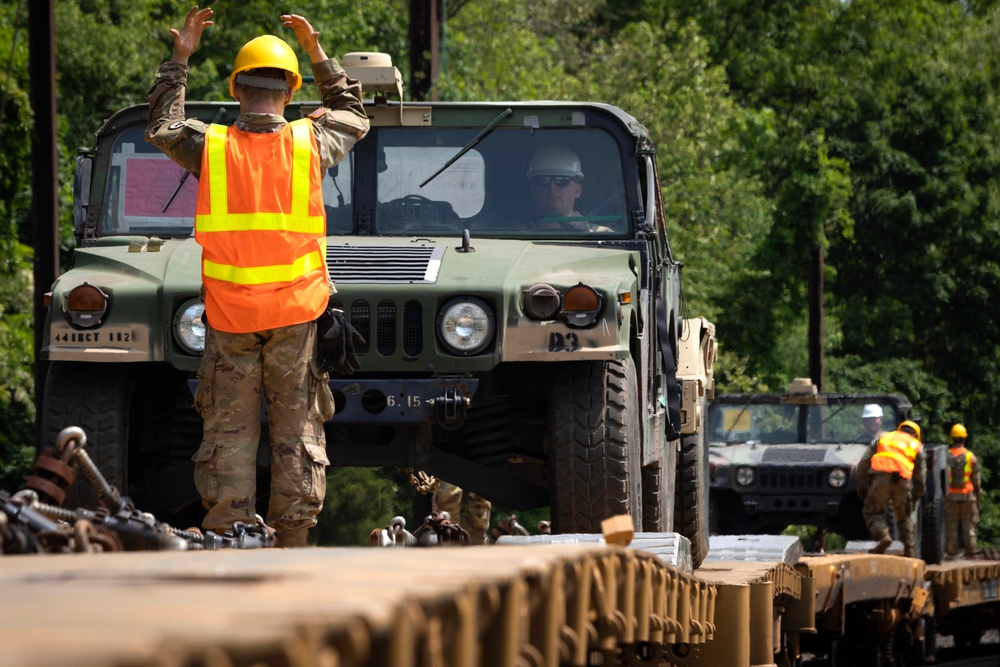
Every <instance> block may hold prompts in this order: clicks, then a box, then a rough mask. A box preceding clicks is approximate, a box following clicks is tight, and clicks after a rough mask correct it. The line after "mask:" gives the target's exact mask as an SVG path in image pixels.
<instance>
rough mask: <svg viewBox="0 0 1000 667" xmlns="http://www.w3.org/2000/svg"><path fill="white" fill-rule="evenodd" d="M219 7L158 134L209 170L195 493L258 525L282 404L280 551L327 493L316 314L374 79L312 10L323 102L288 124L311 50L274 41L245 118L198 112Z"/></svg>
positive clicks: (178, 73)
mask: <svg viewBox="0 0 1000 667" xmlns="http://www.w3.org/2000/svg"><path fill="white" fill-rule="evenodd" d="M212 15H213V11H212V10H211V9H210V8H204V9H199V8H198V7H194V8H193V9H191V10H190V11H189V12H188V14H187V16H186V18H185V21H184V26H183V28H182V29H181V30H179V31H178V30H175V29H171V30H170V32H171V34H172V35H173V42H174V51H173V56H172V58H171V60H170V61H169V62H167V63H164V64H162V65H160V67H159V69H158V70H157V73H156V81H155V83H154V84H153V87H152V88H151V89H150V91H149V93H148V94H147V100H148V102H149V105H150V111H149V123H148V125H147V127H146V140H147V141H149V142H150V143H152V144H153V145H155V146H156V147H158V148H159V149H160V150H161V151H163V153H164V154H166V155H167V157H169V158H170V159H172V160H173V161H174V162H176V163H177V164H179V165H180V166H182V167H184V168H185V169H187V170H188V171H189V172H190V173H191V174H193V175H194V176H195V177H196V178H198V198H197V204H196V211H195V224H194V226H195V239H196V240H197V242H198V243H199V244H200V245H201V246H202V285H203V290H202V291H203V294H202V296H203V298H204V301H205V318H206V320H207V323H206V338H205V350H204V355H203V357H202V363H201V367H200V369H199V371H198V378H199V384H198V389H197V392H196V393H195V397H194V402H195V407H196V408H197V409H198V412H199V413H200V414H201V416H202V418H203V420H204V437H203V439H202V444H201V447H200V448H199V450H198V452H197V453H196V454H195V455H194V457H193V460H194V462H195V486H196V487H197V488H198V491H199V493H200V494H201V498H202V502H203V504H204V506H205V508H206V510H207V511H208V513H207V515H206V516H205V519H204V521H203V522H202V526H203V527H204V528H205V529H206V530H212V531H216V532H219V533H220V534H221V533H222V532H223V531H226V530H230V529H232V528H233V526H234V524H235V523H246V524H251V525H252V524H254V523H255V518H256V509H255V508H256V500H257V498H256V491H257V490H256V462H257V448H258V444H259V441H260V414H261V409H260V401H261V399H262V398H263V399H265V400H266V401H267V411H268V428H269V435H270V445H271V461H270V464H271V488H270V497H269V505H268V509H267V517H266V523H267V524H268V525H269V526H271V527H273V528H274V530H275V531H276V541H277V545H278V546H279V547H295V546H306V544H307V540H306V537H307V533H308V531H309V528H311V527H312V526H314V525H316V517H317V515H318V514H319V512H320V510H321V509H322V506H323V500H324V495H325V491H326V467H327V466H328V465H329V460H328V458H327V454H326V438H325V434H324V430H323V423H324V422H325V421H326V420H328V419H330V418H331V417H332V416H333V408H334V403H333V396H332V394H331V392H330V387H329V376H328V374H327V372H326V371H325V370H324V368H322V367H320V365H319V362H318V361H317V358H316V349H317V324H316V320H317V318H318V317H319V316H320V315H321V314H323V313H325V312H326V310H327V306H328V303H329V300H330V294H331V291H332V289H333V288H332V283H330V279H329V274H328V271H327V267H326V258H325V243H326V220H325V210H324V205H323V192H322V175H323V173H324V172H325V171H326V170H327V169H329V168H331V167H333V166H334V165H336V164H337V163H338V162H340V161H341V159H343V158H344V156H345V155H347V153H348V152H349V151H350V150H351V148H352V147H353V146H354V144H355V143H356V142H357V141H358V140H360V139H362V138H363V137H364V136H365V135H366V134H367V132H368V128H369V121H368V117H367V116H366V114H365V111H364V107H363V105H362V101H361V86H360V84H359V83H358V82H357V81H355V80H353V79H349V78H348V77H347V74H346V73H345V72H344V70H343V68H341V67H340V65H339V63H338V62H337V61H336V60H335V59H333V58H328V57H327V56H326V54H325V53H324V51H323V48H322V47H321V46H320V44H319V33H317V32H316V31H315V30H314V29H313V27H312V25H310V23H309V22H308V21H307V20H306V19H304V18H303V17H301V16H296V15H291V14H287V15H282V16H281V17H280V20H281V22H282V25H284V26H285V27H287V28H291V29H292V30H293V31H294V32H295V37H296V38H297V40H298V42H299V45H300V46H301V47H302V50H303V51H304V52H305V53H306V54H307V55H308V56H309V58H310V60H311V61H312V72H313V75H314V76H315V81H316V85H317V87H318V88H319V93H320V95H321V97H322V100H323V105H322V106H321V107H319V108H318V109H316V110H315V111H314V112H312V113H310V114H309V115H308V116H307V117H305V118H301V119H298V120H293V121H291V122H288V121H286V120H285V118H284V116H283V113H284V110H285V106H286V105H287V104H288V103H289V102H290V101H291V99H292V94H293V93H294V92H295V91H296V90H298V88H299V87H300V86H301V85H302V76H301V75H300V74H299V66H298V56H296V54H295V52H294V51H292V49H291V47H290V46H289V45H288V44H287V43H286V42H285V41H284V40H282V39H280V38H278V37H275V36H273V35H264V36H261V37H258V38H256V39H253V40H251V41H250V42H247V44H246V45H244V46H243V48H242V49H240V51H239V53H238V54H237V56H236V61H235V64H234V67H233V72H232V75H231V76H230V78H229V92H230V94H231V95H232V96H233V97H234V98H235V99H236V101H238V102H239V103H240V114H239V116H238V117H237V118H236V120H235V122H234V123H233V124H232V126H227V125H221V124H214V123H213V124H206V123H204V122H202V121H201V120H199V119H196V118H185V116H184V101H185V90H186V85H187V73H188V58H189V57H190V56H191V55H192V54H193V53H194V51H195V49H196V48H197V46H198V43H199V41H200V40H201V36H202V33H203V32H204V30H205V28H206V27H207V26H210V25H212V21H211V20H210V19H211V18H212Z"/></svg>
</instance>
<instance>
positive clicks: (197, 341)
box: [174, 299, 205, 354]
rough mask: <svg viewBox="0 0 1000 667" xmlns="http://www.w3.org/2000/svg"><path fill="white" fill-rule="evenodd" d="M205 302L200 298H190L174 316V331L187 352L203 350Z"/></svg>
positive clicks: (192, 352)
mask: <svg viewBox="0 0 1000 667" xmlns="http://www.w3.org/2000/svg"><path fill="white" fill-rule="evenodd" d="M204 314H205V304H203V303H202V302H201V299H191V300H190V301H187V302H185V303H184V305H183V306H181V307H180V308H179V309H178V311H177V315H176V316H175V317H174V331H175V332H176V333H177V340H178V341H179V342H180V344H181V347H183V348H184V349H185V350H186V351H187V352H190V353H191V354H201V353H202V352H204V351H205V320H204V319H203V316H204Z"/></svg>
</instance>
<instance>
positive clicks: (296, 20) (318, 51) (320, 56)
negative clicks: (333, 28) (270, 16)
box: [281, 14, 326, 63]
mask: <svg viewBox="0 0 1000 667" xmlns="http://www.w3.org/2000/svg"><path fill="white" fill-rule="evenodd" d="M281 25H283V26H285V27H286V28H291V29H292V30H294V31H295V38H296V39H298V40H299V46H301V47H302V50H303V51H305V52H306V53H307V54H308V55H309V58H310V59H311V60H312V62H314V63H318V62H320V61H322V60H326V54H325V53H323V47H321V46H320V45H319V33H318V32H316V31H315V30H313V27H312V24H310V23H309V21H307V20H306V19H305V18H304V17H302V16H299V15H298V14H282V15H281Z"/></svg>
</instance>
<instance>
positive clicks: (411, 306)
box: [331, 299, 424, 357]
mask: <svg viewBox="0 0 1000 667" xmlns="http://www.w3.org/2000/svg"><path fill="white" fill-rule="evenodd" d="M331 304H332V305H333V307H334V308H340V309H341V310H344V304H343V302H342V301H340V300H338V299H334V300H333V301H331ZM345 313H346V316H347V319H348V320H350V322H351V325H353V326H354V328H355V329H357V330H358V333H359V334H361V335H362V336H364V339H365V343H364V344H359V345H355V346H354V352H355V353H356V354H357V355H358V356H359V357H363V356H364V355H366V354H367V353H368V350H369V349H371V346H372V340H373V338H372V307H371V304H369V303H368V302H367V301H365V300H363V299H357V300H355V301H354V302H352V303H351V308H350V311H346V310H345ZM398 322H399V307H398V306H397V305H396V303H395V302H393V301H392V300H390V299H383V300H382V301H380V302H379V304H378V306H376V308H375V322H374V325H375V328H374V345H375V349H376V350H378V353H379V354H381V355H382V356H384V357H388V356H392V355H393V354H395V353H396V348H397V340H398V336H399V326H398ZM402 338H403V354H404V355H406V356H407V357H416V356H417V355H419V354H420V353H421V352H423V349H424V335H423V310H422V308H421V307H420V303H419V302H417V301H407V302H406V303H405V304H403V330H402Z"/></svg>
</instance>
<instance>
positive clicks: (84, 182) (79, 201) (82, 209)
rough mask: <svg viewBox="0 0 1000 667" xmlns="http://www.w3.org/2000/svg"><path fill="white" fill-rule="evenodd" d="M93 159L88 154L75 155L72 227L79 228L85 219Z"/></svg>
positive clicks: (88, 204)
mask: <svg viewBox="0 0 1000 667" xmlns="http://www.w3.org/2000/svg"><path fill="white" fill-rule="evenodd" d="M93 167H94V160H93V158H92V157H91V156H89V155H77V156H76V168H75V169H74V170H73V228H74V229H79V228H80V227H82V226H83V221H84V220H86V219H87V208H88V207H89V206H90V175H91V172H92V170H93Z"/></svg>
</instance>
